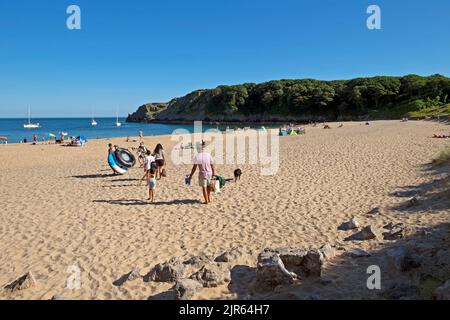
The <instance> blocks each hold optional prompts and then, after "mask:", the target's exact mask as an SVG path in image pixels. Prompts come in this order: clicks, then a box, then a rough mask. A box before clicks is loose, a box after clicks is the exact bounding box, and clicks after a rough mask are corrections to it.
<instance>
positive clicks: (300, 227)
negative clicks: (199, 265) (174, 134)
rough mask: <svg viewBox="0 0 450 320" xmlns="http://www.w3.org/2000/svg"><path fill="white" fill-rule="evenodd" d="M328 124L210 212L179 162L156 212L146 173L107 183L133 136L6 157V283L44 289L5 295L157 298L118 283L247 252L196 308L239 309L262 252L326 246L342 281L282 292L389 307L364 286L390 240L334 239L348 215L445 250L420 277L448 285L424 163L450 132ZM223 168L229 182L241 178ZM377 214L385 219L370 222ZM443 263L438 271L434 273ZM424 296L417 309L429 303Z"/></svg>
mask: <svg viewBox="0 0 450 320" xmlns="http://www.w3.org/2000/svg"><path fill="white" fill-rule="evenodd" d="M330 125H331V126H332V129H331V130H324V129H322V127H321V126H317V127H311V126H306V132H307V133H306V135H304V136H288V137H280V168H279V171H278V173H277V174H276V175H275V176H262V175H260V170H259V169H260V168H259V166H254V165H248V164H247V165H240V168H241V169H242V171H243V175H242V179H241V181H240V182H238V183H236V184H235V183H228V184H227V185H226V186H225V188H224V190H223V192H222V193H221V194H219V195H213V202H212V203H211V204H209V205H203V204H202V203H201V202H200V200H201V194H200V190H199V188H198V187H197V185H196V184H194V185H192V186H186V185H185V184H184V177H185V175H186V174H188V173H189V172H190V168H191V167H190V166H189V165H179V166H174V165H173V163H171V162H170V161H169V163H168V166H167V173H168V176H167V177H166V178H164V179H163V180H162V181H159V182H158V187H157V190H156V194H155V201H156V203H154V204H150V203H148V202H147V201H146V199H147V189H146V187H145V186H144V185H142V186H139V181H138V179H139V178H140V177H141V176H142V174H143V172H142V169H139V168H138V167H137V166H136V167H134V168H133V169H131V171H130V173H129V175H124V176H113V175H111V169H110V168H109V166H108V164H107V162H106V155H107V144H108V143H109V142H111V143H114V144H119V145H120V146H122V147H127V148H131V147H137V145H138V143H131V142H130V143H126V142H125V139H124V138H117V139H109V140H108V139H103V140H92V141H89V142H88V144H87V145H86V146H85V147H84V148H65V147H61V146H56V145H38V146H32V145H0V162H1V163H2V169H1V173H0V194H1V200H0V201H1V206H2V210H1V211H0V253H1V254H0V284H1V285H2V286H3V285H4V284H6V283H9V282H10V281H12V280H14V279H15V278H17V277H18V276H20V275H22V274H23V273H25V272H27V271H32V273H33V274H34V276H35V278H36V282H37V285H36V286H34V287H32V288H29V289H26V290H22V291H18V292H14V293H8V292H4V291H2V292H1V293H0V298H1V299H50V298H51V297H52V296H53V295H56V294H58V295H62V296H64V297H67V298H69V299H149V298H150V299H152V298H158V297H161V296H162V294H164V292H166V291H167V290H168V289H169V288H170V287H172V285H173V284H170V283H156V282H144V281H142V280H135V281H127V282H125V283H123V284H122V285H117V280H118V279H120V278H121V277H122V276H123V275H124V274H127V273H128V272H130V271H131V270H132V269H133V268H134V267H138V268H139V269H140V271H141V274H143V275H144V274H146V273H147V272H148V271H149V270H150V269H151V268H152V267H153V266H154V265H156V264H158V263H163V262H165V261H166V260H169V259H170V258H177V259H180V260H186V259H188V258H190V257H192V256H196V255H202V254H206V255H211V256H213V257H215V256H218V255H219V254H221V253H223V252H224V251H227V250H230V249H231V248H233V247H235V246H240V247H241V248H242V251H243V254H242V256H241V257H240V258H239V259H238V260H237V261H235V262H233V263H232V264H230V265H229V268H230V269H231V270H232V271H231V278H232V281H231V282H232V283H231V284H229V283H226V284H223V285H221V286H218V287H215V288H204V289H203V290H201V291H200V292H199V293H198V294H196V295H195V297H194V298H195V299H242V298H245V297H248V295H249V294H250V292H249V286H250V283H251V281H252V279H253V277H254V273H255V269H254V268H255V266H256V261H257V256H258V254H259V252H261V250H263V249H264V248H266V247H270V248H277V247H295V248H319V247H320V246H322V245H323V244H325V243H329V244H331V245H332V246H334V247H335V248H336V252H337V254H336V256H335V257H334V258H332V259H329V260H327V261H326V263H325V265H324V270H323V275H322V278H323V279H330V280H331V281H332V282H331V283H330V284H328V285H323V284H321V283H318V282H317V281H316V280H311V281H304V282H303V283H302V284H301V285H296V286H293V287H292V288H289V289H286V290H285V292H284V293H285V294H286V296H287V297H291V298H307V297H309V296H311V295H313V294H318V295H320V298H321V299H373V298H380V296H379V292H377V291H376V290H375V291H371V290H368V289H367V288H366V279H367V274H366V268H367V266H368V265H372V264H378V265H380V266H382V270H383V266H385V265H386V260H385V254H384V251H385V250H386V249H387V248H389V247H390V246H392V245H393V243H394V242H393V241H385V240H383V239H382V238H380V239H375V240H370V241H363V242H358V243H356V242H353V241H350V242H349V241H344V240H343V239H344V238H345V237H347V236H349V235H351V234H352V233H353V232H352V231H339V230H338V229H337V227H338V226H339V225H340V224H341V223H342V222H345V221H347V220H349V219H350V218H351V217H352V216H356V217H357V219H358V220H359V221H360V223H361V224H362V225H368V224H370V225H372V226H374V227H375V228H377V229H378V230H382V229H383V226H384V225H386V224H388V223H390V222H392V223H394V224H395V223H400V222H401V223H404V224H405V225H406V226H407V227H408V229H407V235H406V237H405V238H404V239H401V240H398V241H396V242H404V243H408V241H414V242H415V243H417V242H419V243H427V244H431V245H433V246H434V249H433V250H435V251H433V257H435V258H433V259H431V260H430V263H434V265H430V266H428V264H427V263H428V262H427V263H424V264H423V267H422V269H419V270H418V271H415V272H421V273H425V274H434V277H435V278H433V279H429V280H427V281H428V282H427V281H424V282H423V283H422V282H421V283H420V284H419V285H420V286H423V287H424V288H425V287H427V286H429V290H432V288H434V287H436V286H437V285H439V283H440V281H442V279H443V278H445V277H447V279H448V278H449V276H450V274H449V270H448V268H449V265H448V264H447V265H442V261H440V260H439V259H444V258H445V257H447V259H448V256H449V252H448V248H449V240H448V239H449V238H448V233H449V228H448V223H449V221H450V197H448V195H446V194H442V193H440V191H439V187H440V184H439V183H440V182H441V179H442V178H443V175H445V174H446V170H434V169H433V170H432V169H429V167H428V164H429V163H430V162H431V160H432V159H433V158H434V157H435V156H437V155H438V154H439V152H441V151H442V150H444V149H445V148H448V147H450V139H432V138H430V137H431V135H432V134H434V133H438V134H448V132H449V131H450V127H449V126H448V125H446V124H442V123H437V122H426V121H409V122H406V123H401V122H399V121H374V122H371V124H370V125H369V126H365V125H364V124H363V123H359V122H346V123H345V124H344V127H343V128H338V124H336V123H332V124H330ZM158 142H160V143H162V144H163V146H164V148H165V149H166V150H167V151H168V152H170V150H171V149H172V148H173V146H174V145H175V142H172V141H170V136H160V137H156V136H155V137H145V143H146V145H147V146H150V147H152V148H153V147H154V146H155V145H156V143H158ZM217 169H218V172H219V174H220V175H222V176H224V177H226V178H232V177H233V170H234V169H236V166H235V165H218V166H217ZM447 172H448V171H447ZM416 194H419V195H420V199H421V201H420V203H419V205H417V206H415V207H414V208H406V207H405V206H404V203H405V202H406V201H408V199H409V198H411V197H413V196H415V195H416ZM375 207H379V208H380V210H381V214H380V215H378V216H376V217H371V216H368V215H367V212H368V211H369V210H370V209H372V208H375ZM424 229H426V230H430V231H429V233H427V232H425V233H424V232H423V230H424ZM427 234H428V235H427ZM340 247H341V249H339V248H340ZM350 248H360V249H363V250H366V251H368V252H370V253H372V256H371V257H369V258H364V259H351V258H349V257H347V256H346V255H345V254H344V253H345V250H344V249H347V250H348V249H350ZM443 250H447V251H443ZM442 257H444V258H442ZM438 260H439V261H438ZM436 261H438V262H439V263H441V267H440V268H438V271H433V270H434V269H433V268H434V267H435V266H438V264H439V263H438V262H436ZM71 265H78V266H79V268H80V271H81V288H80V289H76V290H71V289H68V288H67V278H68V276H69V274H68V273H67V268H68V267H70V266H71ZM386 268H388V267H387V266H386ZM436 268H437V267H436ZM389 270H390V269H389ZM441 273H442V274H441ZM402 277H403V278H404V279H405V281H408V279H409V278H408V277H411V275H410V274H408V275H403V274H398V273H396V272H393V271H392V272H391V271H389V272H385V273H383V278H382V286H383V288H388V287H389V286H390V285H391V284H392V283H394V282H395V281H398V280H399V279H403V278H402ZM427 290H428V289H427V288H425V289H423V291H421V293H420V297H426V296H427Z"/></svg>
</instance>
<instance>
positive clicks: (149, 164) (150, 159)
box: [141, 150, 156, 182]
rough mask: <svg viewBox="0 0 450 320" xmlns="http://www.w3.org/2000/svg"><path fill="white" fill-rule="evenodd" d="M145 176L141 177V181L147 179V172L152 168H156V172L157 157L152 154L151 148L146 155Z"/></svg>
mask: <svg viewBox="0 0 450 320" xmlns="http://www.w3.org/2000/svg"><path fill="white" fill-rule="evenodd" d="M144 163H145V165H144V176H143V177H142V179H141V182H142V181H144V180H145V178H147V174H148V172H149V171H150V170H151V169H155V172H156V161H155V157H154V156H153V155H152V152H151V151H150V150H147V153H146V155H145V160H144Z"/></svg>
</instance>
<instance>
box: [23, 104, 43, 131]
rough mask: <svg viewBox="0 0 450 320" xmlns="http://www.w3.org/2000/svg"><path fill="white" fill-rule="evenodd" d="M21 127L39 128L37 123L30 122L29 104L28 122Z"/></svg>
mask: <svg viewBox="0 0 450 320" xmlns="http://www.w3.org/2000/svg"><path fill="white" fill-rule="evenodd" d="M23 127H24V128H25V129H36V128H40V127H41V126H40V125H39V123H31V111H30V106H28V123H26V124H24V125H23Z"/></svg>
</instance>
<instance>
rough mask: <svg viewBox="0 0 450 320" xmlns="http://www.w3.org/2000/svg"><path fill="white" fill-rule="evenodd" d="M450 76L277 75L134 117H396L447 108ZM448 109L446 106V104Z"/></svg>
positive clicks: (143, 110) (173, 102) (177, 100)
mask: <svg viewBox="0 0 450 320" xmlns="http://www.w3.org/2000/svg"><path fill="white" fill-rule="evenodd" d="M449 100H450V78H447V77H445V76H441V75H433V76H429V77H421V76H416V75H408V76H404V77H372V78H357V79H352V80H336V81H321V80H314V79H300V80H274V81H269V82H264V83H260V84H254V83H245V84H241V85H233V86H219V87H217V88H215V89H208V90H197V91H194V92H191V93H189V94H187V95H186V96H184V97H181V98H175V99H173V100H171V101H169V102H168V103H151V104H146V105H143V106H141V107H140V108H139V109H138V110H137V111H136V112H135V113H133V114H130V115H129V117H128V119H127V121H129V122H191V121H195V120H201V121H206V122H287V121H290V122H294V121H302V122H303V121H328V120H360V119H367V118H369V117H370V118H373V119H395V118H401V117H403V116H414V115H416V114H420V115H423V114H426V112H428V111H430V110H431V111H433V110H441V109H445V108H444V107H445V106H446V104H448V102H449ZM445 110H447V109H445Z"/></svg>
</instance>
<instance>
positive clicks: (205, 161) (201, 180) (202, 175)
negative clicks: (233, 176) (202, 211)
mask: <svg viewBox="0 0 450 320" xmlns="http://www.w3.org/2000/svg"><path fill="white" fill-rule="evenodd" d="M205 146H206V143H205V142H204V141H202V143H201V148H200V150H199V152H198V153H197V155H196V156H195V157H194V159H193V163H194V165H193V167H192V171H191V174H190V175H189V181H191V180H192V177H193V176H194V173H195V171H196V170H197V168H198V171H199V172H198V184H199V186H200V187H201V188H202V193H203V198H204V199H205V202H204V203H205V204H208V203H210V202H211V198H210V195H211V180H212V177H213V176H215V175H216V169H215V167H214V163H213V162H214V160H213V158H212V156H211V154H209V153H208V152H206V151H205V150H204V148H205Z"/></svg>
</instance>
